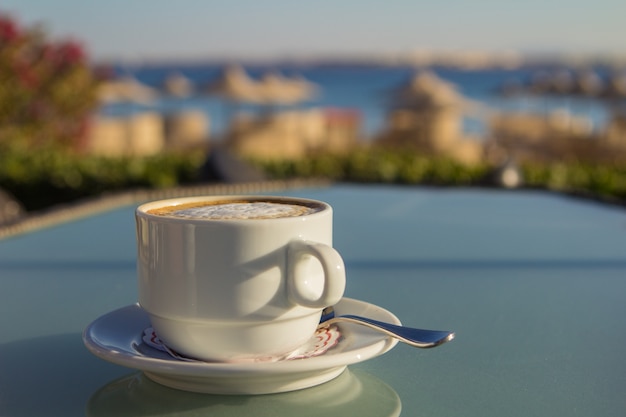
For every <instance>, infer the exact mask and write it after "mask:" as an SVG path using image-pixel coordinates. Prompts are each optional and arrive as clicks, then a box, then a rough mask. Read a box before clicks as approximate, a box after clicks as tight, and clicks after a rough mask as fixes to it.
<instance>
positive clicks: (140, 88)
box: [98, 76, 159, 103]
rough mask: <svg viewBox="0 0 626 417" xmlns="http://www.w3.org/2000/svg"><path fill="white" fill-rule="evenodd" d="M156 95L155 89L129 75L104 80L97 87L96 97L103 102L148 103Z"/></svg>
mask: <svg viewBox="0 0 626 417" xmlns="http://www.w3.org/2000/svg"><path fill="white" fill-rule="evenodd" d="M158 95H159V94H158V92H157V91H156V90H155V89H153V88H151V87H148V86H147V85H144V84H142V83H141V82H139V81H138V80H137V79H136V78H134V77H131V76H125V77H122V78H118V79H113V80H110V81H105V82H104V83H102V84H101V85H100V86H99V89H98V98H99V100H100V101H101V102H103V103H114V102H131V103H150V102H152V101H153V100H154V99H156V98H157V97H158Z"/></svg>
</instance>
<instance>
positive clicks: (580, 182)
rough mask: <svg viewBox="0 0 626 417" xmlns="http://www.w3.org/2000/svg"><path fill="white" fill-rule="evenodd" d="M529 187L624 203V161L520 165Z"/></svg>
mask: <svg viewBox="0 0 626 417" xmlns="http://www.w3.org/2000/svg"><path fill="white" fill-rule="evenodd" d="M522 172H523V175H524V178H525V183H526V185H527V186H529V187H539V188H548V189H551V190H557V191H565V192H571V193H577V194H583V195H588V196H595V197H602V198H608V199H614V200H619V201H621V202H622V203H626V161H624V162H611V163H604V164H593V163H576V162H567V163H562V162H558V163H551V164H537V163H535V164H526V165H524V166H522Z"/></svg>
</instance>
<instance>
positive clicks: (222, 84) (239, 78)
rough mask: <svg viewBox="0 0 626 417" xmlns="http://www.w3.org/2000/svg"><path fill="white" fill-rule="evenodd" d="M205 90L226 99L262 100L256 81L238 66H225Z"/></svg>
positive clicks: (250, 101) (241, 100)
mask: <svg viewBox="0 0 626 417" xmlns="http://www.w3.org/2000/svg"><path fill="white" fill-rule="evenodd" d="M205 92H206V93H207V94H209V95H215V96H218V97H221V98H223V99H225V100H228V101H234V102H247V103H262V102H263V97H262V94H261V91H260V89H259V88H258V85H257V83H256V82H255V81H254V80H252V79H251V78H250V77H248V74H246V72H245V70H244V69H243V68H241V67H240V66H231V67H228V68H226V69H225V70H224V71H223V72H222V75H221V76H220V77H219V78H218V79H217V80H215V81H214V82H212V83H211V84H209V85H208V87H207V88H206V89H205Z"/></svg>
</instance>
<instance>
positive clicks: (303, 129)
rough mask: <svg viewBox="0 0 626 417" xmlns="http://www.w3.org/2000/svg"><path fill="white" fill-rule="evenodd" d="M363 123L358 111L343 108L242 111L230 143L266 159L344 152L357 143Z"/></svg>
mask: <svg viewBox="0 0 626 417" xmlns="http://www.w3.org/2000/svg"><path fill="white" fill-rule="evenodd" d="M360 124H361V119H360V116H359V114H358V113H355V112H353V111H349V110H339V109H334V110H322V109H312V110H297V111H282V112H276V113H271V114H266V115H264V116H261V117H256V116H250V115H239V116H238V117H236V118H234V119H233V121H232V124H231V129H230V132H229V134H228V137H227V139H226V146H227V147H228V148H229V149H230V150H232V151H233V152H235V153H236V154H238V155H240V156H243V157H248V158H256V159H265V160H272V159H300V158H304V157H306V156H309V155H311V154H312V153H316V152H330V153H343V152H348V151H349V150H351V149H353V147H354V146H355V145H356V143H357V141H358V137H359V131H360Z"/></svg>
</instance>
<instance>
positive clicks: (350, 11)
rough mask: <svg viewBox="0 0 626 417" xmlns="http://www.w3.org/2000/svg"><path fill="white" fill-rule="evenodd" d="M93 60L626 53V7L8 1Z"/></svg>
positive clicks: (490, 2) (417, 1)
mask: <svg viewBox="0 0 626 417" xmlns="http://www.w3.org/2000/svg"><path fill="white" fill-rule="evenodd" d="M0 11H3V12H9V13H10V14H12V15H13V16H15V17H16V18H17V19H18V20H19V21H21V22H23V23H33V22H42V23H44V24H45V26H46V27H47V29H48V32H49V33H50V34H52V35H53V36H55V37H68V36H73V37H75V38H78V39H79V40H81V41H83V42H84V43H85V44H86V46H87V48H88V51H89V53H90V55H91V56H92V57H93V58H95V59H155V58H206V57H215V58H219V57H252V58H272V57H281V56H285V55H298V56H300V55H303V56H308V55H312V54H313V55H319V54H324V55H343V54H358V55H360V54H370V53H371V54H377V53H407V52H412V51H416V50H423V49H431V50H444V51H458V50H480V51H508V50H515V51H521V52H542V53H552V52H558V53H582V54H590V53H593V54H611V55H615V54H619V55H625V54H626V24H625V23H624V21H625V19H626V1H624V0H595V1H589V0H584V1H583V0H569V1H567V0H516V1H509V0H473V1H470V0H465V1H462V0H343V1H342V0H316V1H299V0H291V1H287V0H258V1H243V0H183V1H177V2H174V1H166V0H151V1H148V0H106V1H84V0H83V1H80V0H54V1H52V0H3V1H2V3H0Z"/></svg>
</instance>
